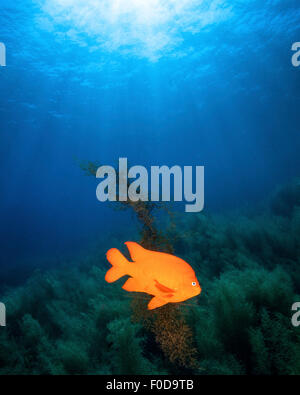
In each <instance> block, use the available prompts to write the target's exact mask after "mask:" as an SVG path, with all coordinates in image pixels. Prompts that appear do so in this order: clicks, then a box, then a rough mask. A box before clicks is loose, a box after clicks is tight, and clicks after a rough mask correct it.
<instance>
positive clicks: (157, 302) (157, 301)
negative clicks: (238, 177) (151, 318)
mask: <svg viewBox="0 0 300 395" xmlns="http://www.w3.org/2000/svg"><path fill="white" fill-rule="evenodd" d="M167 303H169V302H168V301H167V300H164V299H161V298H159V297H158V296H154V298H152V299H151V300H150V302H149V303H148V310H153V309H157V308H158V307H161V306H163V305H165V304H167Z"/></svg>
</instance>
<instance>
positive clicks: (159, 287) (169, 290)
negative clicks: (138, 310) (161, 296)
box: [154, 280, 175, 294]
mask: <svg viewBox="0 0 300 395" xmlns="http://www.w3.org/2000/svg"><path fill="white" fill-rule="evenodd" d="M154 281H155V286H156V288H157V289H158V290H159V291H161V292H164V293H169V294H170V293H172V294H173V293H174V292H175V291H174V289H171V288H168V287H166V286H165V285H163V284H160V283H159V282H158V281H157V280H154Z"/></svg>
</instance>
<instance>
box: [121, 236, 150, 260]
mask: <svg viewBox="0 0 300 395" xmlns="http://www.w3.org/2000/svg"><path fill="white" fill-rule="evenodd" d="M125 244H126V246H127V248H128V251H129V253H130V257H131V259H132V260H133V261H134V262H138V261H142V260H144V259H145V258H146V257H149V253H151V252H152V251H148V250H146V249H145V248H144V247H142V246H140V245H139V244H138V243H135V242H134V241H126V243H125Z"/></svg>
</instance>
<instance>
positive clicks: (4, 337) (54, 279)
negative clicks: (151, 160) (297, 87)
mask: <svg viewBox="0 0 300 395" xmlns="http://www.w3.org/2000/svg"><path fill="white" fill-rule="evenodd" d="M143 210H144V209H143V207H142V206H139V208H138V212H139V211H143ZM143 216H145V217H147V221H148V222H149V223H150V224H151V226H152V227H153V228H154V229H156V227H155V220H154V214H153V210H151V216H150V214H149V213H148V214H147V215H146V214H145V212H144V211H143V214H142V215H141V217H143ZM141 223H142V231H141V239H143V234H144V233H143V232H147V231H148V232H149V229H147V227H146V225H145V222H143V221H142V222H141ZM175 225H176V226H175ZM161 232H162V231H161ZM161 232H158V231H157V232H156V233H155V232H154V233H155V237H154V238H153V239H151V237H150V236H151V232H150V233H149V235H150V236H149V237H150V240H151V243H152V244H154V243H156V241H157V239H158V235H159V234H160V233H161ZM161 234H162V233H161ZM299 235H300V193H299V182H295V183H293V184H292V185H289V186H286V187H283V188H281V189H280V190H279V191H277V192H276V194H274V196H273V197H272V199H271V201H270V202H269V204H268V207H266V208H265V209H264V210H263V212H262V213H261V212H260V213H256V214H254V213H253V212H252V213H251V214H247V213H245V212H244V211H243V212H242V211H241V212H240V213H235V214H234V215H233V214H232V215H230V214H228V215H223V216H220V215H208V214H206V215H205V214H203V213H202V214H197V215H196V214H193V215H183V216H179V215H178V216H176V218H175V219H173V220H172V226H171V227H169V228H167V229H165V231H164V233H163V236H162V237H163V240H164V242H165V243H170V248H172V249H173V250H174V252H175V253H176V255H177V256H180V257H182V258H183V259H185V260H186V261H187V262H190V263H191V264H192V266H193V268H194V269H195V271H196V274H197V278H198V279H199V281H200V283H201V286H202V289H203V290H202V293H201V295H200V296H198V297H196V298H193V299H191V300H188V301H186V302H183V303H179V304H168V305H166V306H163V307H161V308H158V309H156V310H153V311H148V310H147V303H148V302H149V299H150V297H147V295H145V294H136V295H135V294H134V295H132V296H131V294H128V293H126V292H125V291H122V290H120V287H119V286H118V285H116V286H112V285H108V284H107V283H106V282H105V280H104V276H105V272H106V268H105V266H104V262H105V255H104V254H103V257H102V259H103V261H101V260H100V261H99V256H93V255H91V256H87V257H86V259H85V260H84V261H80V260H79V261H78V262H74V265H73V266H72V267H68V268H60V269H56V270H53V271H49V272H47V273H36V274H35V275H34V276H32V277H31V278H30V279H29V281H28V282H27V283H26V284H25V285H23V286H20V287H17V288H13V289H11V290H8V291H7V292H6V293H5V295H3V296H2V297H1V301H3V302H4V303H5V304H6V307H7V327H6V328H1V330H0V373H1V374H168V373H174V374H176V373H181V374H182V373H192V374H200V375H201V374H251V375H261V374H264V375H265V374H267V375H268V374H275V375H279V374H300V330H299V328H295V327H293V326H292V324H291V316H292V314H291V306H292V304H293V303H294V302H295V301H299V299H300V296H299V294H300V238H299ZM137 241H139V242H141V240H137ZM158 244H159V240H158V241H157V244H155V245H158ZM145 247H146V248H149V246H145ZM101 255H102V254H101ZM120 281H122V280H120ZM123 281H124V280H123Z"/></svg>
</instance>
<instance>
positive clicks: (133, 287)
mask: <svg viewBox="0 0 300 395" xmlns="http://www.w3.org/2000/svg"><path fill="white" fill-rule="evenodd" d="M122 288H123V289H125V291H128V292H145V291H144V289H143V287H142V286H141V284H140V282H139V281H138V280H136V279H135V278H132V277H131V278H129V279H128V280H127V281H126V283H125V284H124V285H123V287H122Z"/></svg>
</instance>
